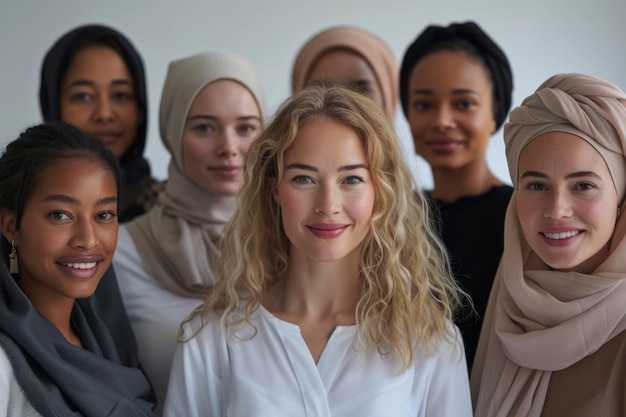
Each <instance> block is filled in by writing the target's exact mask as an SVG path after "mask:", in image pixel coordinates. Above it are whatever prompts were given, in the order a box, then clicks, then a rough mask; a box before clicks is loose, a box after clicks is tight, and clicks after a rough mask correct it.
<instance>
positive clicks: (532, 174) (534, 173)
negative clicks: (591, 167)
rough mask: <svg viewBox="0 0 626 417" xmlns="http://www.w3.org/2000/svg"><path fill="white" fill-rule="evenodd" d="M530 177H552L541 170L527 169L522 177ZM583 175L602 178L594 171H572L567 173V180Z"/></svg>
mask: <svg viewBox="0 0 626 417" xmlns="http://www.w3.org/2000/svg"><path fill="white" fill-rule="evenodd" d="M528 177H535V178H545V179H549V178H550V177H549V176H547V175H546V174H544V173H542V172H539V171H526V172H524V173H523V174H522V175H521V176H520V179H522V178H528ZM582 177H594V178H598V179H602V177H601V176H599V175H598V174H596V173H595V172H593V171H577V172H572V173H571V174H567V175H566V176H565V179H566V180H569V179H573V178H582Z"/></svg>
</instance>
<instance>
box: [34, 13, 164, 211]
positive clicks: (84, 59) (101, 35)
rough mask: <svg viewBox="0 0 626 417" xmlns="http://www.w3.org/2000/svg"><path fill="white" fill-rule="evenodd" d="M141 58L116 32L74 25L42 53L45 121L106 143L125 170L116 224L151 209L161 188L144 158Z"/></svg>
mask: <svg viewBox="0 0 626 417" xmlns="http://www.w3.org/2000/svg"><path fill="white" fill-rule="evenodd" d="M145 83H146V81H145V75H144V68H143V63H142V60H141V57H140V56H139V53H138V52H137V50H136V49H135V47H134V46H133V45H132V44H131V43H130V41H129V40H128V39H127V38H126V37H125V36H124V35H122V34H121V33H119V32H118V31H116V30H114V29H112V28H110V27H106V26H101V25H87V26H81V27H78V28H75V29H73V30H71V31H69V32H68V33H66V34H65V35H63V36H62V37H61V38H59V39H58V40H57V41H56V42H55V44H54V45H53V46H52V47H51V48H50V50H49V51H48V53H47V54H46V56H45V58H44V61H43V65H42V68H41V86H40V90H39V103H40V106H41V112H42V114H43V117H44V120H46V121H50V120H62V121H65V122H67V123H70V124H72V125H74V126H76V127H78V128H79V129H81V130H83V131H85V132H87V133H89V134H91V135H92V136H96V137H98V138H100V139H102V140H103V141H104V143H105V144H106V146H107V147H108V148H109V149H110V150H111V151H112V152H113V153H114V154H115V155H116V156H117V158H118V159H119V161H120V163H121V165H122V169H123V170H124V172H125V176H126V179H125V182H124V187H123V189H122V196H121V202H120V216H119V220H120V222H126V221H128V220H131V219H132V218H134V217H136V216H138V215H140V214H143V213H145V212H146V211H147V210H149V209H150V208H151V207H152V206H153V204H154V202H155V200H156V197H157V194H158V192H159V191H160V190H161V188H162V184H161V183H159V182H158V181H156V180H155V179H153V178H152V177H151V176H150V166H149V165H148V161H146V159H145V158H144V157H143V152H144V147H145V143H146V130H147V119H148V104H147V98H146V85H145Z"/></svg>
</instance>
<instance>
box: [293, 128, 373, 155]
mask: <svg viewBox="0 0 626 417" xmlns="http://www.w3.org/2000/svg"><path fill="white" fill-rule="evenodd" d="M365 159H366V155H365V148H364V146H363V142H362V140H361V138H360V137H359V135H358V134H357V132H356V131H355V130H354V129H353V128H352V127H350V126H347V125H345V124H343V123H340V122H338V121H335V120H331V119H327V118H316V119H313V120H311V121H308V122H307V123H305V124H304V125H303V126H302V127H300V130H299V131H298V134H297V135H296V138H295V140H294V142H293V143H292V144H291V145H290V146H289V147H288V148H287V149H286V150H285V163H289V162H293V161H294V160H298V161H299V162H306V161H311V162H313V161H316V163H318V164H321V163H333V164H337V163H344V162H346V161H348V160H352V161H353V162H350V164H353V163H364V161H365Z"/></svg>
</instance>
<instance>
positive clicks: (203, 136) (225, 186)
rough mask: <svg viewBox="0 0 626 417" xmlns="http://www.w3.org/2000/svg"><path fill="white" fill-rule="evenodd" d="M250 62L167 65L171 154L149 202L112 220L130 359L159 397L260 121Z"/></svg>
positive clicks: (166, 130)
mask: <svg viewBox="0 0 626 417" xmlns="http://www.w3.org/2000/svg"><path fill="white" fill-rule="evenodd" d="M262 103H263V97H262V88H261V82H260V80H259V77H258V75H257V73H256V71H255V70H254V68H253V66H252V64H251V63H250V62H249V61H248V60H246V59H244V58H242V57H240V56H237V55H232V54H224V53H202V54H198V55H193V56H190V57H187V58H184V59H181V60H178V61H174V62H172V63H171V64H170V66H169V70H168V73H167V78H166V80H165V85H164V87H163V94H162V97H161V108H160V115H159V116H160V117H159V125H160V132H161V139H162V140H163V144H164V145H165V147H166V148H167V150H168V151H169V152H170V154H171V155H172V158H171V160H170V164H169V179H168V181H167V185H166V187H165V190H164V192H163V193H162V194H161V195H160V197H159V201H158V204H157V205H156V206H155V207H154V208H153V209H152V210H150V211H149V212H148V213H147V214H146V215H144V216H142V217H139V218H137V219H135V220H134V221H133V222H131V223H128V224H127V226H126V227H122V228H121V230H120V234H119V242H118V247H117V251H116V254H115V257H114V267H115V270H116V273H117V276H118V280H119V283H120V289H121V291H122V296H123V299H124V303H125V305H126V308H127V311H128V315H129V318H130V320H131V323H132V325H133V328H134V330H135V334H136V336H137V344H138V347H139V358H140V361H141V363H142V365H143V366H144V368H145V370H146V373H147V374H148V377H149V378H150V380H151V382H152V384H153V385H154V388H155V391H156V394H157V400H158V404H159V407H161V406H162V405H163V401H164V395H165V391H166V388H167V380H168V377H169V368H170V364H171V360H172V355H173V351H174V347H175V345H176V341H177V336H178V332H179V327H180V323H181V322H182V320H183V319H184V318H185V317H186V316H187V314H188V313H190V312H191V311H192V310H193V309H194V308H195V307H197V306H199V305H200V304H202V302H203V300H204V298H205V296H206V294H207V292H208V290H209V288H210V287H211V286H212V284H213V283H214V281H215V275H214V261H215V259H216V256H217V252H218V244H219V241H220V239H221V237H222V234H223V232H224V229H225V227H226V223H227V222H228V221H229V220H230V218H231V216H232V214H233V213H234V211H235V199H236V194H237V192H238V191H239V189H240V188H241V186H242V185H243V160H244V157H245V154H246V153H247V151H248V147H249V146H250V143H251V142H252V140H253V139H254V138H256V136H257V135H258V134H259V133H260V131H261V128H262V124H263V105H262Z"/></svg>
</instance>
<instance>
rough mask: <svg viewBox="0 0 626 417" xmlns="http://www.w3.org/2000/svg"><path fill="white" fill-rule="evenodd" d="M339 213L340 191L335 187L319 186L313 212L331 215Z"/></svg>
mask: <svg viewBox="0 0 626 417" xmlns="http://www.w3.org/2000/svg"><path fill="white" fill-rule="evenodd" d="M340 211H341V191H340V190H339V189H338V187H337V186H335V185H328V184H326V185H321V186H320V187H319V189H318V192H317V196H316V202H315V212H316V213H317V214H323V215H327V216H328V215H331V214H336V213H339V212H340Z"/></svg>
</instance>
